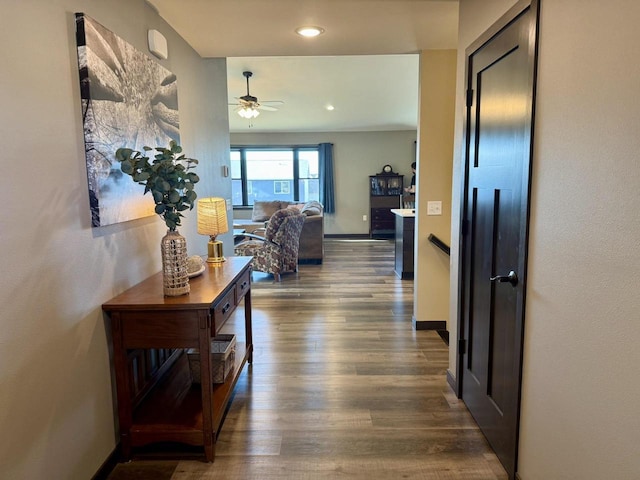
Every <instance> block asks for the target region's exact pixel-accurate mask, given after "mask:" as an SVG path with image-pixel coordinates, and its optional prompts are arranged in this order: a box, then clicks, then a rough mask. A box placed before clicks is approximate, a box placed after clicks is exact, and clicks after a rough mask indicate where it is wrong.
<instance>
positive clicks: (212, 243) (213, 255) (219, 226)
mask: <svg viewBox="0 0 640 480" xmlns="http://www.w3.org/2000/svg"><path fill="white" fill-rule="evenodd" d="M228 231H229V225H228V224H227V202H225V200H224V198H217V197H211V198H201V199H199V200H198V233H199V234H201V235H209V243H208V245H207V263H214V264H216V263H217V264H220V263H222V262H224V261H225V258H224V255H223V252H222V242H221V241H220V240H216V236H217V235H219V234H221V233H226V232H228Z"/></svg>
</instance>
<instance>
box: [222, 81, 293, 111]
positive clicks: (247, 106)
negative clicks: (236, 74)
mask: <svg viewBox="0 0 640 480" xmlns="http://www.w3.org/2000/svg"><path fill="white" fill-rule="evenodd" d="M242 75H244V77H245V78H246V79H247V94H246V95H243V96H242V97H236V98H237V100H238V103H230V104H229V105H230V106H235V107H237V108H236V109H235V111H236V112H238V115H240V116H241V117H242V118H248V119H251V118H256V117H257V116H258V115H260V110H265V111H269V112H275V111H277V110H278V109H277V108H275V107H274V105H283V104H284V102H283V101H282V100H266V101H264V102H262V103H260V102H258V98H257V97H254V96H253V95H251V94H250V93H249V79H250V78H251V77H252V76H253V72H249V71H246V72H242Z"/></svg>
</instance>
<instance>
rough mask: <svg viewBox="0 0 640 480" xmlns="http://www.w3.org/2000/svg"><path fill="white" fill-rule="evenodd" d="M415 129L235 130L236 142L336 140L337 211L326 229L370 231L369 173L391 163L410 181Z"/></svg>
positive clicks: (326, 221)
mask: <svg viewBox="0 0 640 480" xmlns="http://www.w3.org/2000/svg"><path fill="white" fill-rule="evenodd" d="M415 140H416V132H415V131H392V132H349V133H345V132H319V133H232V134H231V144H233V145H311V144H318V143H323V142H328V143H333V162H334V177H335V189H336V192H335V193H336V198H335V201H336V213H335V214H333V215H329V214H327V215H325V218H324V233H325V235H327V234H329V235H331V234H334V235H335V234H339V235H343V234H367V235H368V234H369V222H368V221H366V222H363V221H362V216H363V215H367V218H368V216H369V175H374V174H376V173H379V172H381V171H382V166H383V165H385V164H387V163H388V164H389V165H391V166H392V167H393V170H394V171H396V172H399V173H401V174H403V175H404V176H405V177H404V183H405V185H406V186H408V185H409V182H410V181H411V163H412V162H413V161H414V160H415V152H414V148H415V145H414V142H415Z"/></svg>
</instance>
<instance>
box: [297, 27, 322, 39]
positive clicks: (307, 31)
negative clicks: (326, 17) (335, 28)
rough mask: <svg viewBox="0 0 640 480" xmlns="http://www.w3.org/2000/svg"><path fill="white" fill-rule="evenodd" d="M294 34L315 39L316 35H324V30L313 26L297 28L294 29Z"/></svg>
mask: <svg viewBox="0 0 640 480" xmlns="http://www.w3.org/2000/svg"><path fill="white" fill-rule="evenodd" d="M296 33H297V34H298V35H302V36H303V37H317V36H318V35H320V34H322V33H324V28H320V27H313V26H305V27H298V28H296Z"/></svg>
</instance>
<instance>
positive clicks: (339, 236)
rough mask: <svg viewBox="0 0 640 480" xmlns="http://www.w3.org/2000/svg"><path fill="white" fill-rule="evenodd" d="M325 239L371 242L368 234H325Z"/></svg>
mask: <svg viewBox="0 0 640 480" xmlns="http://www.w3.org/2000/svg"><path fill="white" fill-rule="evenodd" d="M324 238H353V239H358V240H361V239H367V240H369V234H368V233H325V234H324Z"/></svg>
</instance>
